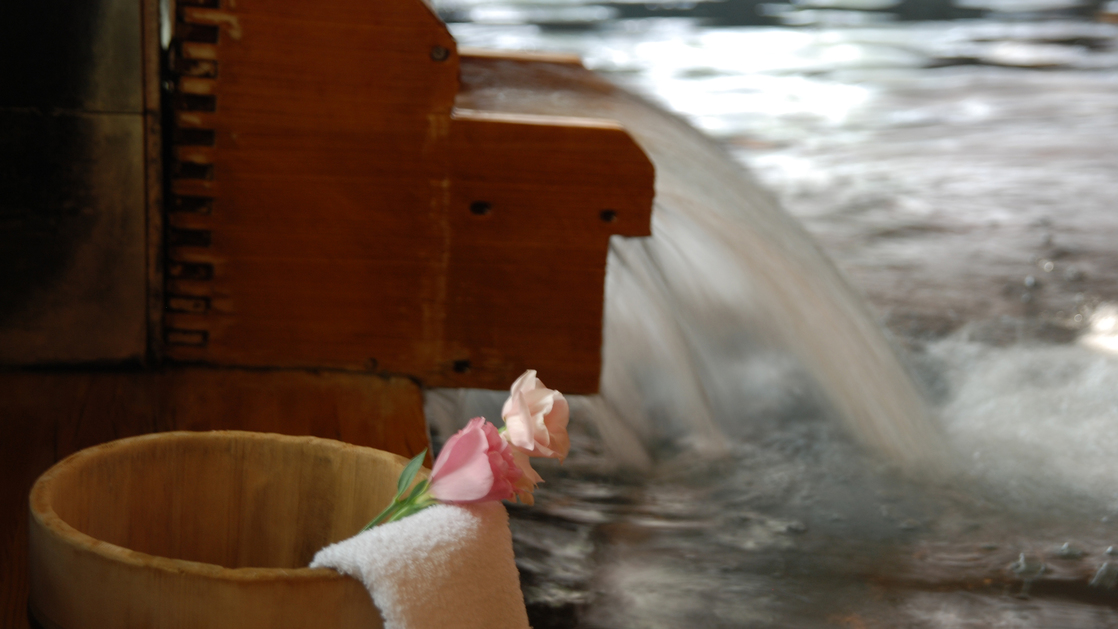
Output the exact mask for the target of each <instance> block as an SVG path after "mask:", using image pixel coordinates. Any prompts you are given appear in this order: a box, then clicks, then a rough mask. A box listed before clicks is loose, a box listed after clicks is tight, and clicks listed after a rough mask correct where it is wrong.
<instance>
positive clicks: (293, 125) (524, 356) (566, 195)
mask: <svg viewBox="0 0 1118 629" xmlns="http://www.w3.org/2000/svg"><path fill="white" fill-rule="evenodd" d="M312 16H313V19H311V18H312ZM178 29H179V32H178V37H179V39H180V45H179V46H178V50H179V52H178V57H177V60H176V61H175V63H176V64H177V65H176V67H178V69H179V73H180V74H179V79H178V86H177V87H178V92H179V96H178V101H177V102H178V111H177V112H176V121H177V128H178V130H177V132H176V142H177V144H176V147H175V149H174V150H175V155H176V159H177V162H178V166H177V171H176V172H177V173H178V176H177V178H176V179H175V180H174V182H173V188H174V189H173V192H174V193H175V194H176V195H177V196H176V202H175V204H174V207H173V208H171V209H172V210H174V211H171V212H170V213H169V214H168V223H169V225H170V231H169V232H168V234H169V235H168V247H169V249H168V251H169V259H170V263H169V265H168V281H167V286H166V292H167V301H166V303H167V307H168V312H167V314H166V318H165V321H166V325H167V335H166V336H165V339H166V341H167V354H168V356H170V357H171V358H173V359H177V360H185V361H202V362H208V363H215V364H223V365H242V366H280V367H332V368H342V369H350V370H361V371H370V372H380V373H397V374H408V375H410V376H413V377H416V378H418V379H420V380H421V381H422V382H424V383H426V384H431V385H439V386H472V387H488V388H504V387H506V386H508V384H509V383H510V382H511V381H512V380H513V379H515V377H516V376H517V375H519V373H521V372H522V371H524V370H525V369H527V368H536V369H538V370H539V371H540V372H541V375H544V376H545V377H547V378H548V382H549V384H551V385H552V386H555V387H558V388H560V389H562V390H564V391H568V392H572V393H577V392H593V391H596V390H597V386H598V373H599V363H600V356H599V354H600V345H601V338H600V334H601V332H600V328H601V302H602V300H603V298H604V294H603V283H602V277H603V276H604V272H605V271H604V269H605V259H606V248H607V246H608V239H609V236H610V235H611V234H624V235H647V234H648V233H649V229H648V216H649V212H650V211H651V200H652V178H653V177H652V167H651V164H650V162H649V161H648V159H647V158H646V157H645V156H644V154H643V152H642V151H641V150H640V149H639V148H637V146H636V144H635V143H633V142H632V140H631V139H630V138H629V137H628V136H627V134H626V133H625V132H624V130H622V129H621V128H620V127H619V126H617V125H616V124H615V123H610V122H608V121H597V120H583V119H564V118H546V119H545V118H538V119H534V120H530V121H529V120H524V119H513V118H509V117H503V116H492V117H488V118H487V117H486V115H485V112H455V111H453V106H454V102H455V97H456V94H457V91H458V67H459V65H458V64H459V56H458V54H457V52H456V47H455V44H454V41H453V39H452V38H451V37H450V35H449V33H448V32H447V30H446V27H445V25H443V24H442V23H441V22H439V21H438V19H437V18H436V17H435V16H434V15H433V14H432V13H431V11H430V9H428V8H427V7H426V6H425V5H424V4H423V3H421V2H398V3H395V2H393V3H390V2H380V3H377V2H374V3H369V2H357V1H355V0H347V1H345V2H333V3H331V4H330V5H329V6H328V7H325V8H323V7H315V8H314V9H313V10H312V9H309V8H308V6H307V5H305V4H304V3H299V2H296V1H295V0H277V1H274V2H267V3H265V2H260V1H252V0H249V1H247V2H241V1H239V2H237V3H236V4H235V5H234V4H232V3H229V5H228V6H225V7H223V8H221V9H220V10H215V9H201V8H195V7H187V8H184V10H183V11H182V13H181V19H180V21H179V24H178ZM199 29H201V30H199ZM207 29H208V30H207ZM565 62H568V63H571V62H572V61H571V60H570V59H565ZM478 202H485V203H490V204H493V203H497V204H499V205H500V210H499V211H497V212H495V213H493V214H492V215H491V216H484V215H483V214H484V212H476V211H472V210H471V207H473V208H474V209H475V210H476V208H477V207H479V206H472V205H471V204H474V203H478ZM603 212H608V213H607V214H605V215H603ZM603 216H606V217H607V218H606V219H605V220H603V218H602V217H603ZM510 219H511V220H510ZM533 328H535V329H536V330H537V332H536V333H534V334H532V333H530V330H531V329H533Z"/></svg>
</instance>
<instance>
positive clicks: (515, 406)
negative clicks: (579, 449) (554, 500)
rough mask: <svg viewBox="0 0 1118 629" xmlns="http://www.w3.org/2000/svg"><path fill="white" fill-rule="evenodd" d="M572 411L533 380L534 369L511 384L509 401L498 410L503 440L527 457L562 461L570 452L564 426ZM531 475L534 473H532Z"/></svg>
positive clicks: (554, 393)
mask: <svg viewBox="0 0 1118 629" xmlns="http://www.w3.org/2000/svg"><path fill="white" fill-rule="evenodd" d="M570 415H571V411H570V407H568V406H567V400H565V399H563V394H562V393H560V392H558V391H553V390H551V389H549V388H547V387H545V386H544V385H543V383H542V382H540V381H539V380H537V379H536V372H535V370H534V369H529V370H528V371H525V372H524V373H523V374H522V375H521V376H520V377H519V378H517V379H516V382H514V383H512V389H511V390H510V392H509V399H508V400H506V401H505V405H504V407H503V408H502V409H501V418H502V419H504V420H505V438H506V439H508V441H509V443H511V444H512V445H513V446H515V447H517V448H518V449H520V450H522V451H523V452H524V453H525V454H527V455H528V456H538V457H549V458H553V459H559V460H560V461H562V460H563V459H565V458H567V452H569V451H570V449H571V439H570V437H568V436H567V422H568V420H569V419H570ZM533 473H534V472H533Z"/></svg>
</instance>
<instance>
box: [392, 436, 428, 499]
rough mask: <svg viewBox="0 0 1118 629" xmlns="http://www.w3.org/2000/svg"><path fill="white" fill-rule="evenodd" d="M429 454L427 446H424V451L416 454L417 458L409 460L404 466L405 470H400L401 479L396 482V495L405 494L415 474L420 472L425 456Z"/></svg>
mask: <svg viewBox="0 0 1118 629" xmlns="http://www.w3.org/2000/svg"><path fill="white" fill-rule="evenodd" d="M425 456H427V448H423V452H420V453H419V454H417V455H415V458H414V459H412V460H410V461H408V464H407V465H405V466H404V471H402V472H400V480H399V481H397V482H396V497H397V498H399V497H400V496H402V495H403V493H404V491H405V490H406V489H407V488H408V487H409V486H410V485H411V482H412V481H413V480H415V475H416V474H417V473H418V472H419V468H420V466H422V465H423V457H425Z"/></svg>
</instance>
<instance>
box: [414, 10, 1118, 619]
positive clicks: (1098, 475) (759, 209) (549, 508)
mask: <svg viewBox="0 0 1118 629" xmlns="http://www.w3.org/2000/svg"><path fill="white" fill-rule="evenodd" d="M676 4H677V5H678V6H676V5H671V6H667V7H666V8H665V6H664V5H642V6H644V8H643V9H641V10H643V11H644V12H645V13H649V12H654V10H663V11H671V12H673V13H671V15H672V16H673V17H667V18H663V17H649V16H647V15H643V14H642V15H641V16H639V17H626V16H628V15H632V12H633V11H634V10H636V9H633V8H631V7H627V6H625V5H621V4H599V5H584V4H578V3H561V4H560V3H551V4H546V3H531V4H514V3H503V4H497V3H480V2H477V3H473V4H456V5H454V6H452V7H449V8H447V7H444V11H445V14H446V15H448V16H450V17H453V16H455V15H457V16H459V19H468V20H469V21H466V22H462V23H459V24H452V29H453V32H454V34H455V36H456V38H457V39H458V40H459V43H460V45H473V46H485V47H490V48H492V47H499V48H518V49H544V50H562V51H573V52H577V53H580V54H582V55H583V57H584V58H585V59H586V61H587V64H588V65H589V66H591V67H593V68H595V69H597V70H599V71H601V72H602V73H603V74H604V75H605V76H607V77H608V78H609V79H610V80H611V81H614V82H616V83H620V84H622V85H624V86H625V87H627V88H628V89H630V90H632V91H634V92H637V93H639V94H642V95H644V96H645V97H646V98H649V99H652V100H653V101H656V102H658V103H659V104H660V105H661V106H663V107H665V108H667V109H669V110H671V111H674V112H676V113H677V114H679V115H681V116H683V117H685V118H686V119H687V120H688V121H689V122H690V123H691V124H693V125H695V126H697V127H699V128H700V129H702V130H703V131H705V132H706V133H707V134H709V135H710V136H711V137H713V138H715V139H716V141H717V142H718V144H720V145H721V146H717V145H716V144H715V141H713V140H708V139H706V138H704V137H703V136H701V135H699V134H698V133H695V132H693V131H691V130H690V129H689V128H688V127H687V126H685V125H684V124H682V123H681V122H680V121H678V120H677V119H675V118H673V117H671V116H669V115H666V114H662V113H659V112H658V111H656V110H655V109H654V108H652V107H650V106H648V105H646V104H645V103H644V102H642V101H641V100H639V99H636V98H632V97H629V96H627V95H625V94H623V93H619V92H617V91H615V90H613V89H612V88H611V87H609V86H608V85H605V84H599V83H597V82H595V81H594V80H592V79H588V78H587V77H586V76H585V75H583V74H582V73H579V72H578V71H576V70H573V69H571V68H569V67H564V66H547V67H544V68H542V69H541V67H540V66H533V67H534V68H535V69H534V70H530V69H525V68H526V66H518V65H516V64H512V65H504V66H502V65H501V64H486V63H478V64H473V65H466V66H464V75H463V81H464V88H465V89H464V96H463V100H462V102H460V106H464V107H478V108H486V109H506V110H512V111H521V112H524V111H528V112H535V113H564V114H567V115H597V116H603V117H610V118H615V119H618V120H620V121H622V122H623V123H624V124H625V125H626V126H627V128H629V129H630V132H631V133H633V135H634V137H636V138H637V139H638V141H639V142H641V143H642V145H643V146H645V148H646V150H647V151H648V152H649V153H650V156H651V157H652V158H653V160H654V162H656V165H657V173H658V181H657V200H656V204H657V206H656V211H655V214H654V219H653V221H654V222H653V232H654V236H653V237H652V238H651V239H647V240H629V241H625V240H615V242H613V243H612V246H611V252H610V259H609V275H608V278H607V298H606V320H605V326H606V328H605V332H606V338H605V347H604V349H603V379H602V395H601V396H593V397H585V398H575V399H573V400H572V408H573V413H572V428H571V429H572V438H573V443H574V446H573V448H572V455H571V458H570V459H568V461H567V462H566V463H565V464H564V465H563V466H562V467H558V466H555V465H541V466H540V467H542V468H543V469H541V470H540V471H541V473H542V474H543V475H544V476H545V478H546V480H547V483H546V484H545V485H543V486H541V488H540V490H539V491H538V492H537V500H538V502H537V504H536V506H535V507H531V508H520V507H511V508H510V510H511V512H512V515H513V532H514V539H515V543H516V552H517V558H518V565H519V567H520V569H521V573H522V577H523V580H524V586H525V596H526V600H527V602H528V603H529V608H530V614H531V617H532V622H533V625H534V626H535V627H537V629H541V628H542V627H551V626H554V627H634V628H636V627H684V626H687V627H690V626H712V627H937V628H938V627H1118V596H1116V595H1115V589H1114V588H1115V585H1114V582H1115V581H1118V554H1116V553H1118V550H1114V549H1113V548H1110V547H1111V546H1112V545H1113V546H1115V547H1118V528H1116V527H1115V524H1118V358H1116V357H1115V351H1116V350H1118V309H1116V308H1115V307H1114V306H1112V305H1111V302H1114V301H1115V300H1118V260H1116V259H1115V257H1116V256H1118V247H1115V246H1114V245H1113V244H1112V243H1114V242H1116V240H1115V237H1116V236H1118V223H1116V222H1118V214H1115V213H1114V211H1113V209H1114V207H1113V206H1114V202H1115V199H1118V148H1116V147H1118V115H1115V113H1114V112H1115V109H1116V108H1115V105H1118V71H1116V70H1118V53H1116V52H1115V42H1116V40H1118V31H1116V30H1115V29H1114V28H1112V27H1110V26H1107V25H1104V24H1098V23H1094V22H1089V21H1086V20H1083V19H1081V18H1069V17H1068V16H1067V15H1064V14H1060V15H1061V17H1060V19H1048V20H1040V21H1038V20H1037V19H1035V18H1036V16H1035V15H1022V14H1021V12H1022V11H1035V10H1038V8H1039V9H1044V8H1046V7H1031V6H1030V7H1023V5H1022V4H1021V3H1017V4H1014V3H1011V2H1003V3H1000V5H998V6H997V7H995V8H1002V9H1006V8H1008V9H1016V10H1018V12H1017V13H1015V14H1012V15H984V16H983V17H981V19H971V20H964V21H943V22H904V21H889V20H888V18H889V16H890V15H892V14H883V13H880V12H872V11H858V12H851V11H849V10H848V8H847V9H835V8H834V7H831V8H829V9H818V8H815V9H810V10H799V11H796V10H793V9H795V7H790V6H789V7H785V8H784V9H781V8H780V7H776V8H774V9H771V10H770V9H766V10H769V11H770V13H773V14H774V15H776V14H780V15H782V16H783V17H780V19H782V20H784V21H785V22H791V23H804V22H814V23H815V25H814V26H812V27H809V28H803V27H795V28H794V27H788V26H779V25H772V24H770V25H767V26H740V25H737V26H726V25H725V24H724V23H720V22H718V21H717V20H715V19H712V18H705V19H703V20H700V19H694V18H691V17H687V16H688V11H697V10H699V9H701V6H699V7H698V8H696V6H694V5H693V6H691V7H690V8H688V7H687V6H684V5H683V4H680V3H676ZM801 4H804V3H801ZM816 4H818V3H816ZM894 4H895V3H894ZM987 4H990V3H987ZM995 4H997V3H995ZM1049 4H1052V3H1049ZM1056 4H1058V3H1056ZM766 6H768V5H766ZM772 6H776V5H772ZM657 7H659V8H657ZM871 8H872V7H871ZM1048 8H1051V7H1048ZM1056 9H1057V10H1059V11H1065V12H1066V11H1068V10H1069V7H1067V6H1063V5H1061V6H1057V7H1056ZM970 10H977V9H973V8H972V9H970ZM603 11H604V13H603ZM781 11H783V12H784V13H782V14H781V13H780V12H781ZM525 15H528V16H529V17H533V19H535V20H536V21H537V22H545V23H546V24H545V26H540V25H539V24H532V23H528V22H526V21H525V19H524V16H525ZM463 16H464V17H463ZM603 17H604V18H610V19H607V20H605V21H602V18H603ZM893 17H896V15H893ZM901 17H903V15H902V16H901ZM775 20H776V18H773V20H771V21H775ZM836 24H838V25H836ZM727 151H728V152H727ZM728 155H733V157H734V158H736V159H737V160H738V162H739V163H741V164H744V165H745V166H747V167H748V168H749V169H750V170H752V172H754V173H756V175H755V177H756V180H754V179H753V178H752V177H751V176H749V175H747V174H745V173H744V172H742V171H740V170H738V167H737V165H735V164H734V163H733V162H732V160H731V159H730V158H729V157H728ZM777 199H779V203H780V205H782V206H783V207H784V208H786V209H787V210H788V212H789V213H788V214H786V213H785V212H783V211H782V210H781V209H780V207H779V205H778V203H777ZM792 217H795V218H794V219H793V218H792ZM797 219H798V220H797ZM805 228H806V232H808V233H810V234H811V235H812V236H813V237H814V238H815V239H816V241H817V242H819V243H820V247H821V248H822V249H823V251H824V252H825V253H826V254H827V255H829V256H830V257H831V258H832V259H833V260H835V263H836V264H837V266H838V268H839V269H840V270H836V269H835V268H834V266H832V264H831V263H829V262H828V261H827V259H826V258H825V257H824V256H823V255H822V254H821V253H820V252H819V250H818V249H817V247H816V246H815V245H814V244H812V241H811V239H809V238H808V237H807V236H806V235H805ZM843 275H845V276H846V277H847V278H848V279H849V283H850V284H853V286H854V291H851V290H850V289H848V288H847V285H848V283H847V282H846V281H844V279H843ZM859 293H861V294H862V295H864V296H865V298H866V302H867V303H868V305H865V304H864V303H863V302H862V301H861V300H860V299H859V298H858V297H856V295H857V294H859ZM878 324H880V327H879V325H878ZM882 329H885V330H886V332H884V333H883V332H881V330H882ZM887 334H890V335H891V336H892V339H893V341H894V343H893V345H894V346H895V347H891V346H890V343H889V342H887V341H886V338H887V336H886V335H887ZM898 356H899V358H898ZM909 374H913V375H914V376H915V384H913V380H910V379H909V377H908V375H909ZM540 375H541V378H543V380H544V381H545V382H546V381H547V374H540ZM502 399H503V398H502V395H501V394H499V393H491V392H481V391H433V392H430V393H429V395H428V407H429V408H428V411H429V418H430V419H431V422H432V430H433V432H434V434H435V437H436V441H438V439H439V438H445V437H446V436H448V435H449V434H451V432H453V430H454V429H455V428H456V425H457V423H460V422H464V420H465V419H468V418H469V417H472V416H475V415H485V416H487V417H490V418H494V419H495V418H496V417H497V416H498V415H499V408H500V403H501V401H502ZM1065 544H1066V546H1065ZM1108 548H1110V550H1109V553H1111V554H1108Z"/></svg>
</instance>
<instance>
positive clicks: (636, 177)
mask: <svg viewBox="0 0 1118 629" xmlns="http://www.w3.org/2000/svg"><path fill="white" fill-rule="evenodd" d="M451 151H452V155H453V160H452V170H451V182H452V184H451V189H450V208H451V211H450V226H451V233H452V238H451V245H450V256H449V263H448V265H447V277H448V303H447V324H446V325H447V327H446V338H447V345H446V347H447V350H448V352H449V353H450V355H451V358H452V362H451V369H445V368H444V369H443V370H441V371H439V372H435V373H431V372H427V373H426V374H425V377H426V380H425V381H426V382H428V383H430V384H432V385H435V386H480V387H485V388H492V389H500V388H504V387H505V386H507V383H508V382H511V381H512V380H514V379H515V378H516V377H517V376H518V375H519V374H520V373H521V372H522V371H523V369H524V367H525V366H531V367H532V368H535V369H537V370H539V371H540V373H541V374H546V378H547V381H548V382H549V383H554V384H553V385H552V386H556V387H558V388H560V389H563V390H564V391H572V392H575V391H596V390H597V386H598V376H599V365H600V360H601V358H600V355H601V341H602V305H603V301H604V299H605V271H606V268H605V267H606V264H605V263H606V255H607V250H608V248H609V239H610V237H611V236H613V235H623V236H646V235H649V234H650V231H649V220H650V212H651V207H652V191H653V179H654V172H653V169H652V165H651V163H650V162H649V161H648V160H647V158H646V157H645V156H644V152H643V151H642V150H641V149H640V147H638V146H637V145H636V143H635V142H634V141H633V139H632V138H631V137H630V136H629V134H628V133H626V132H625V130H624V129H623V128H622V127H621V126H620V125H619V124H617V123H616V122H612V121H608V120H595V119H589V118H562V117H554V116H518V115H511V114H492V113H487V112H480V111H472V110H458V111H456V112H455V116H454V120H453V123H452V125H451ZM455 366H457V368H455ZM463 371H464V372H465V373H463Z"/></svg>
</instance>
